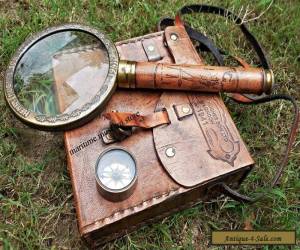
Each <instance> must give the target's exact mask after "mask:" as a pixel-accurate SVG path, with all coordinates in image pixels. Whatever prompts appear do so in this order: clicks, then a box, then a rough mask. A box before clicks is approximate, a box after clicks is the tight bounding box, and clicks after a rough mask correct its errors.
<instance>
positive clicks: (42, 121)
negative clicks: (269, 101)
mask: <svg viewBox="0 0 300 250" xmlns="http://www.w3.org/2000/svg"><path fill="white" fill-rule="evenodd" d="M273 82H274V77H273V73H272V71H270V70H264V69H261V68H246V69H245V68H242V67H235V68H234V67H219V66H203V65H176V64H162V63H155V62H129V61H119V57H118V52H117V49H116V47H115V45H114V44H113V43H112V42H111V41H110V40H109V38H108V37H107V36H106V35H105V34H103V33H102V32H100V31H98V30H96V29H93V28H91V27H88V26H82V25H78V24H67V25H62V26H58V27H53V28H49V29H46V30H45V31H43V32H41V33H38V34H37V35H35V36H33V37H31V38H30V39H28V40H27V41H25V42H24V44H23V45H22V46H21V47H20V48H19V50H18V51H17V53H16V54H15V56H14V57H13V59H12V60H11V62H10V64H9V67H8V70H7V74H6V79H5V83H4V93H5V98H6V100H7V103H8V105H9V107H10V108H11V110H12V111H13V113H14V114H15V115H16V116H17V117H18V118H19V119H21V120H22V121H23V122H25V123H26V124H28V125H30V126H32V127H35V128H38V129H41V130H68V129H72V128H74V127H78V126H80V125H82V124H83V123H86V122H88V121H89V120H90V119H92V118H93V117H94V116H95V115H96V114H97V113H99V112H100V111H101V110H102V109H103V107H104V106H105V104H106V103H107V101H108V100H109V99H110V97H111V96H112V94H113V93H114V91H115V89H116V87H117V86H118V87H121V88H146V89H175V90H184V91H189V90H191V91H203V92H230V93H234V92H237V93H248V94H250V93H251V94H262V93H270V92H271V89H272V85H273Z"/></svg>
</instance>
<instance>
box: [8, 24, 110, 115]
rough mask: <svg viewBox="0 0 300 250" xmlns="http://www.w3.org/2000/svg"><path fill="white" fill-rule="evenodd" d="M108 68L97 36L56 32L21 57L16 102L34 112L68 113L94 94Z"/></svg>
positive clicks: (15, 82) (66, 31) (16, 83)
mask: <svg viewBox="0 0 300 250" xmlns="http://www.w3.org/2000/svg"><path fill="white" fill-rule="evenodd" d="M108 70H109V57H108V52H107V49H106V48H105V46H104V45H103V43H102V42H101V41H100V40H99V39H98V38H97V37H95V36H93V35H92V34H90V33H87V32H84V31H77V30H63V31H58V32H56V33H52V34H50V35H48V36H45V37H43V38H41V39H40V40H38V41H37V42H36V43H35V44H33V45H32V46H31V47H30V48H29V49H28V50H27V51H26V52H25V53H24V54H23V56H22V57H21V58H20V60H19V61H18V63H17V66H16V68H15V72H14V80H13V85H14V91H15V94H16V96H17V98H18V100H19V102H20V103H21V104H22V105H23V106H24V107H25V108H27V109H28V110H31V111H33V112H35V113H37V114H42V115H58V114H64V113H70V112H72V111H74V110H76V109H78V108H81V107H82V106H83V105H84V104H86V103H87V102H89V101H90V100H91V99H92V98H93V97H94V95H95V93H97V92H98V91H99V90H100V88H101V86H102V85H103V83H104V81H105V79H106V77H107V74H108Z"/></svg>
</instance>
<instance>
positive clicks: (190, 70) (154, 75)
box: [118, 62, 273, 95]
mask: <svg viewBox="0 0 300 250" xmlns="http://www.w3.org/2000/svg"><path fill="white" fill-rule="evenodd" d="M272 85H273V73H272V71H271V70H266V69H262V68H250V67H249V68H243V67H220V66H207V65H178V64H166V63H155V62H125V63H124V62H122V63H120V65H119V73H118V86H119V87H122V88H146V89H149V88H150V89H173V90H185V91H186V90H188V91H189V90H190V91H202V92H213V93H216V92H228V93H245V94H246V93H247V94H258V95H260V94H262V93H270V92H271V90H272Z"/></svg>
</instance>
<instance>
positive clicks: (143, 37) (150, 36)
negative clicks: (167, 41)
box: [116, 33, 163, 46]
mask: <svg viewBox="0 0 300 250" xmlns="http://www.w3.org/2000/svg"><path fill="white" fill-rule="evenodd" d="M162 35H163V33H158V34H154V35H152V34H151V35H149V36H141V37H139V38H137V39H135V40H128V41H125V42H117V43H116V46H120V45H124V44H129V43H136V42H139V41H142V40H146V39H151V38H154V37H158V36H162Z"/></svg>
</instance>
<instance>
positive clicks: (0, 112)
mask: <svg viewBox="0 0 300 250" xmlns="http://www.w3.org/2000/svg"><path fill="white" fill-rule="evenodd" d="M194 2H195V1H190V0H188V1H184V0H173V1H172V0H167V1H145V0H141V1H133V0H124V1H121V0H116V1H100V0H99V1H97V0H90V1H87V0H73V1H71V0H61V1H59V0H43V1H42V0H41V1H39V0H19V1H5V0H0V32H1V38H0V39H1V40H0V56H1V59H0V71H1V78H3V76H4V71H5V68H6V66H7V64H8V62H9V59H10V58H11V56H12V55H13V53H14V51H15V50H16V49H17V48H18V46H19V45H20V44H21V43H22V42H23V41H24V40H25V39H26V37H27V36H28V35H30V34H32V33H34V32H37V31H40V30H42V29H44V28H46V27H48V26H51V25H55V24H60V23H64V22H80V23H84V24H88V25H92V26H94V27H96V28H99V29H101V30H104V31H105V32H106V33H108V34H109V35H110V37H111V38H112V39H113V40H114V41H118V40H123V39H126V38H130V37H134V36H139V35H143V34H147V33H149V32H154V31H155V27H156V23H157V22H158V20H159V19H160V18H161V17H163V16H174V14H175V12H176V10H178V9H179V8H180V7H181V6H183V5H184V4H188V3H194ZM206 3H208V4H213V5H219V6H223V7H227V8H230V9H231V10H233V11H234V12H235V13H240V15H241V16H245V21H247V22H248V25H249V27H250V29H251V31H253V33H254V34H255V35H256V36H257V38H258V40H259V41H261V43H262V44H263V46H264V48H265V50H266V51H267V52H268V55H269V58H270V60H271V62H272V64H273V69H274V71H275V76H276V79H277V81H278V84H279V88H278V90H277V92H284V93H289V94H292V95H294V96H295V97H296V98H298V100H299V98H300V92H299V90H300V88H299V82H300V81H299V77H300V67H299V66H300V65H299V64H300V45H299V41H300V37H299V36H300V33H299V27H300V3H299V1H297V0H294V1H292V0H287V1H274V2H271V1H270V0H259V1H251V3H250V2H249V1H240V0H229V1H221V0H215V1H212V0H211V1H207V2H206ZM269 5H270V7H269V8H268V6H269ZM266 9H268V10H267V11H266V12H265V13H264V11H265V10H266ZM249 11H251V12H250V13H249ZM261 13H263V15H260V14H261ZM245 14H247V15H245ZM255 17H259V18H257V19H255ZM185 19H186V20H188V21H189V22H190V23H191V24H192V25H193V26H194V27H195V28H198V29H199V30H201V31H202V32H204V33H206V34H207V35H208V36H210V37H211V38H212V39H213V40H214V41H215V42H216V44H217V45H218V46H219V47H221V48H223V49H224V50H226V51H229V52H230V53H231V54H233V55H237V56H240V57H242V58H245V59H246V60H247V61H248V62H250V63H252V64H255V63H256V62H257V61H256V59H255V57H254V56H253V51H251V49H250V48H249V46H248V45H247V44H246V42H245V40H244V39H243V37H242V35H241V33H239V31H238V29H237V28H233V26H232V25H231V24H230V22H224V19H222V18H215V17H212V16H205V17H203V15H193V16H192V17H187V18H185ZM226 104H227V106H228V108H229V110H230V111H231V113H232V116H233V118H234V120H235V122H236V124H237V126H238V128H239V130H240V132H241V135H242V137H243V139H244V140H245V142H246V143H247V145H248V147H249V149H250V151H251V153H252V155H253V157H254V158H255V160H256V163H257V167H256V168H255V170H254V171H253V172H252V173H251V175H249V177H248V178H247V180H246V181H245V183H244V184H243V185H242V188H241V189H242V191H244V192H245V193H251V194H252V193H253V192H266V195H265V199H264V200H263V201H261V202H259V203H256V204H254V205H242V204H239V203H237V202H235V201H233V200H231V199H228V198H224V197H220V198H218V199H215V200H212V201H210V202H205V203H202V204H199V205H198V206H196V207H193V208H191V209H187V210H184V211H182V212H179V213H176V214H174V215H172V216H170V217H168V218H166V219H164V220H163V221H161V222H159V223H156V224H153V225H150V226H146V227H143V228H140V229H139V230H137V231H135V232H133V233H131V234H129V235H126V236H125V237H123V238H121V239H117V240H115V241H113V242H111V243H108V244H106V245H105V246H104V249H205V248H209V249H218V248H217V247H214V246H211V245H210V240H209V237H210V232H211V231H212V230H215V229H219V230H220V229H227V230H230V229H243V228H244V226H245V225H244V224H245V222H246V221H250V222H251V225H252V227H253V228H254V229H261V230H268V229H270V230H271V229H272V230H273V229H282V230H284V229H296V230H297V236H298V239H299V236H300V224H299V222H300V201H299V191H300V178H299V175H300V171H299V165H300V150H299V148H300V138H299V136H298V137H297V141H296V145H295V147H294V149H293V151H292V153H291V156H290V161H289V164H288V167H287V170H286V171H285V174H284V175H283V176H282V179H281V185H280V186H278V187H276V188H274V189H273V190H272V191H271V192H267V189H266V188H265V187H266V186H267V184H268V183H269V181H270V180H271V178H272V176H273V175H274V172H275V168H276V167H277V166H278V164H279V162H280V156H281V155H282V151H283V147H284V145H285V142H286V138H287V133H288V128H289V127H288V126H289V123H290V120H291V118H292V115H291V109H290V107H289V106H288V105H286V104H285V103H284V102H281V101H278V102H274V103H272V104H264V105H260V106H254V107H249V106H242V105H237V104H235V103H232V102H230V101H229V100H226ZM0 138H1V141H0V206H1V213H0V242H1V243H0V249H1V248H3V249H85V248H86V246H85V244H84V242H83V241H81V239H80V237H79V234H78V231H77V224H76V215H75V210H74V206H73V200H72V190H71V184H70V179H69V175H68V172H67V168H66V159H65V153H64V147H63V139H62V134H50V133H44V132H36V131H34V130H31V129H29V128H27V127H26V126H24V125H23V124H21V123H20V122H18V121H17V120H16V119H15V118H14V116H13V115H12V114H11V113H10V111H9V110H8V108H7V106H6V105H5V102H4V100H3V93H2V90H1V99H0ZM1 244H2V246H1ZM262 248H263V249H271V247H267V246H265V247H262ZM298 248H300V243H299V240H298ZM245 249H257V247H253V248H251V247H248V248H247V247H245ZM272 249H273V248H272ZM274 249H286V248H285V247H274Z"/></svg>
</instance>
